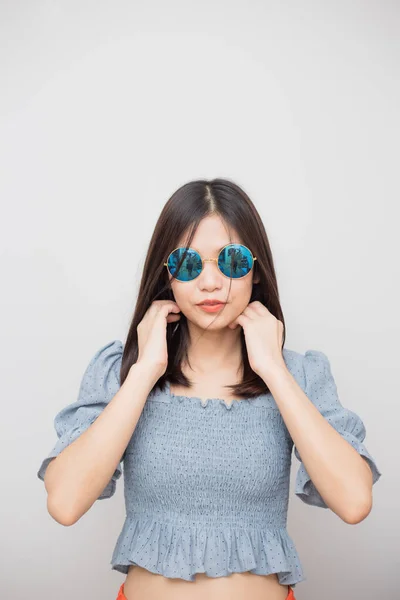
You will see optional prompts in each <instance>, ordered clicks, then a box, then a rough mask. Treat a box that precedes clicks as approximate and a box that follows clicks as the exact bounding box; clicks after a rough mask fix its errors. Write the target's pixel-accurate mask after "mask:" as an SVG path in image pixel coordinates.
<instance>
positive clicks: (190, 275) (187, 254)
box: [164, 244, 257, 281]
mask: <svg viewBox="0 0 400 600" xmlns="http://www.w3.org/2000/svg"><path fill="white" fill-rule="evenodd" d="M255 260H257V258H256V257H255V256H253V254H252V253H251V251H250V250H249V249H248V248H247V247H246V246H243V244H227V245H226V246H224V247H223V248H221V250H220V251H219V254H218V258H201V256H200V252H198V251H197V250H196V249H195V248H184V247H181V248H176V249H175V250H173V251H172V252H171V254H170V255H169V256H168V260H167V262H166V263H164V266H165V267H167V269H168V271H169V273H170V274H171V275H172V277H174V278H175V279H177V280H178V281H193V279H196V277H198V276H199V275H200V273H201V272H202V270H203V263H204V262H206V261H208V262H210V261H216V262H217V266H218V268H219V270H220V271H221V273H222V275H225V277H228V278H229V279H231V278H232V279H242V278H243V277H246V275H248V274H249V273H250V271H251V270H252V268H253V265H254V261H255Z"/></svg>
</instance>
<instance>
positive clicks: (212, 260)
mask: <svg viewBox="0 0 400 600" xmlns="http://www.w3.org/2000/svg"><path fill="white" fill-rule="evenodd" d="M236 245H239V246H243V247H244V248H246V250H248V251H249V252H250V254H251V257H252V259H253V264H252V265H251V269H250V270H249V272H248V273H246V275H243V277H228V275H225V273H223V272H222V271H221V269H220V268H219V266H218V256H219V255H220V254H221V252H222V250H223V249H224V248H227V247H228V246H236ZM178 248H184V246H177V247H176V248H174V250H172V251H171V252H170V253H169V254H168V258H169V257H170V256H171V254H173V252H175V250H178ZM187 249H188V250H195V251H196V252H197V254H198V255H199V256H200V260H201V271H200V273H199V275H197V277H199V276H200V275H201V273H202V272H203V269H204V265H203V263H205V262H214V261H215V262H216V263H217V269H218V271H219V272H220V273H221V275H223V276H224V277H226V278H227V279H244V278H245V277H247V276H248V275H250V273H251V272H252V270H253V268H254V261H256V260H257V257H256V256H253V253H252V251H251V250H250V248H248V247H247V246H245V245H244V244H236V243H234V242H231V243H230V244H225V246H222V248H221V249H220V250H219V251H218V256H217V258H203V257H202V256H201V254H200V252H199V250H198V249H197V248H195V247H194V246H189V247H188V248H187ZM164 267H167V270H168V273H169V274H170V275H171V277H172V278H173V279H175V281H179V283H190V282H191V281H194V280H195V279H197V277H194V278H193V279H189V281H182V280H181V279H177V278H176V277H175V276H174V275H172V273H171V271H170V270H169V266H168V259H167V262H165V263H164Z"/></svg>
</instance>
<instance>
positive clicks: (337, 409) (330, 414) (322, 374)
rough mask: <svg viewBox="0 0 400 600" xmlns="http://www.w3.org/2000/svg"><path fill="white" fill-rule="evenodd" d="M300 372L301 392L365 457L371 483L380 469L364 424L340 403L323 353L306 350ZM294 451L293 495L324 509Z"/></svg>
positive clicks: (324, 506) (320, 497)
mask: <svg viewBox="0 0 400 600" xmlns="http://www.w3.org/2000/svg"><path fill="white" fill-rule="evenodd" d="M303 373H304V381H305V389H304V391H305V394H306V395H307V397H308V398H309V399H310V400H311V402H312V403H313V404H314V405H315V406H316V407H317V408H318V410H319V411H320V413H321V414H322V415H323V416H324V417H325V418H326V419H327V421H328V422H329V423H330V424H331V425H332V426H333V427H334V428H335V429H336V431H338V432H339V433H340V434H341V435H342V436H343V437H344V439H345V440H347V441H348V442H349V444H351V445H352V446H353V448H355V450H357V452H358V453H359V454H360V455H361V456H362V457H364V458H365V460H366V461H367V463H368V464H369V466H370V468H371V471H372V478H373V483H374V484H375V483H376V482H377V481H378V479H379V478H380V476H381V472H380V471H379V469H378V467H377V465H376V462H375V460H374V458H373V457H372V456H371V455H370V453H369V452H368V450H367V448H366V447H365V445H364V444H363V441H364V438H365V435H366V429H365V426H364V423H363V421H362V420H361V418H360V417H359V416H358V415H357V414H356V413H355V412H353V411H351V410H349V409H347V408H345V407H344V406H342V404H341V402H340V400H339V397H338V392H337V387H336V383H335V380H334V378H333V375H332V372H331V366H330V363H329V360H328V357H327V356H326V354H324V353H323V352H320V351H318V350H307V351H306V353H305V355H304V356H303ZM294 453H295V456H296V458H297V459H298V460H299V461H300V463H301V464H300V467H299V469H298V471H297V474H296V480H295V494H296V495H297V496H298V497H299V498H300V499H301V500H302V501H303V502H305V503H306V504H311V505H313V506H320V507H321V508H328V506H327V505H326V504H325V502H324V500H323V499H322V496H321V495H320V494H319V492H318V491H317V489H316V487H315V486H314V484H313V482H312V481H311V479H310V477H309V475H308V473H307V471H306V468H305V466H304V464H303V463H302V462H301V456H300V454H299V452H298V450H297V448H296V447H295V450H294Z"/></svg>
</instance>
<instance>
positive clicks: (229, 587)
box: [124, 565, 290, 600]
mask: <svg viewBox="0 0 400 600" xmlns="http://www.w3.org/2000/svg"><path fill="white" fill-rule="evenodd" d="M289 589H290V588H289V587H288V586H287V585H282V584H280V583H279V581H278V576H277V574H276V573H273V574H271V575H255V574H254V573H249V572H244V573H231V574H230V575H227V576H225V577H208V576H207V575H206V574H205V573H196V575H195V581H187V580H186V579H172V578H168V577H164V576H163V575H158V574H157V573H151V572H150V571H147V570H146V569H143V568H142V567H139V566H136V565H132V566H130V567H129V570H128V575H127V576H126V580H125V582H124V595H125V597H126V599H127V600H160V599H161V598H162V600H204V599H205V598H206V599H207V600H248V599H249V598H251V600H286V598H287V596H288V593H289Z"/></svg>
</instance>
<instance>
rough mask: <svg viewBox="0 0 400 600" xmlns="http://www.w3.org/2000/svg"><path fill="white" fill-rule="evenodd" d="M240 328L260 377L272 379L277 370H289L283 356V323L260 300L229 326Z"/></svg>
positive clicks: (252, 366) (250, 361)
mask: <svg viewBox="0 0 400 600" xmlns="http://www.w3.org/2000/svg"><path fill="white" fill-rule="evenodd" d="M238 325H240V326H241V327H243V332H244V336H245V340H246V347H247V355H248V358H249V363H250V366H251V368H252V369H253V371H254V372H255V373H257V375H259V376H260V377H262V378H263V379H264V378H265V377H268V375H269V374H272V373H273V371H274V369H277V368H278V369H282V367H283V368H284V369H286V368H287V367H286V364H285V361H284V359H283V355H282V339H283V323H282V322H281V321H279V320H278V319H277V318H276V317H274V315H273V314H272V313H270V312H269V310H268V308H266V306H264V304H262V303H261V302H259V301H258V300H256V301H254V302H250V304H248V305H247V306H246V308H245V309H244V311H243V312H242V313H241V314H240V315H239V316H238V317H237V318H236V319H235V320H234V321H232V322H231V323H230V324H229V325H228V327H229V328H230V329H236V327H237V326H238Z"/></svg>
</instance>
